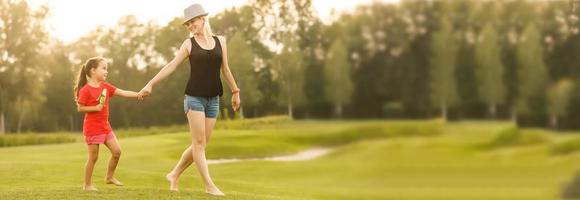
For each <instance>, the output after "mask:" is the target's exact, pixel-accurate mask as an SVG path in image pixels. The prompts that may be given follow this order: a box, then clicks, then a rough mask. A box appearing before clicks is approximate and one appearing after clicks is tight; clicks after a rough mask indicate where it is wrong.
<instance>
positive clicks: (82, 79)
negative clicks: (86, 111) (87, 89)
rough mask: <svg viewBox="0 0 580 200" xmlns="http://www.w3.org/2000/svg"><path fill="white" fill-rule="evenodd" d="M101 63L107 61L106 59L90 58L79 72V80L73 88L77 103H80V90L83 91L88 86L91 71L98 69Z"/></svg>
mask: <svg viewBox="0 0 580 200" xmlns="http://www.w3.org/2000/svg"><path fill="white" fill-rule="evenodd" d="M101 61H105V59H104V58H101V57H94V58H90V59H88V60H87V61H86V62H85V64H84V65H83V66H82V67H81V69H80V70H79V73H78V75H77V80H76V82H75V85H74V88H73V91H74V97H75V101H78V98H79V90H81V88H82V87H83V86H85V85H86V84H87V77H91V73H90V72H91V70H92V69H94V68H97V67H98V66H99V63H100V62H101Z"/></svg>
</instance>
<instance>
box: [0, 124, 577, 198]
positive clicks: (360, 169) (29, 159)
mask: <svg viewBox="0 0 580 200" xmlns="http://www.w3.org/2000/svg"><path fill="white" fill-rule="evenodd" d="M218 123H219V122H218ZM228 125H230V126H229V127H222V128H220V129H218V130H216V131H215V133H214V136H213V137H212V139H211V141H210V143H209V145H208V149H207V152H208V158H209V159H216V158H252V157H266V156H274V155H285V154H292V153H296V152H299V151H301V150H305V149H309V148H313V147H318V146H325V147H329V148H333V149H334V151H333V152H332V153H330V154H328V155H325V156H323V157H320V158H317V159H314V160H309V161H298V162H274V161H243V162H238V163H229V164H218V165H210V172H211V173H212V177H213V178H214V181H215V182H216V183H217V185H218V186H219V187H220V188H221V189H222V191H224V192H225V193H226V194H227V196H226V197H211V196H208V195H206V194H205V193H204V192H203V185H202V183H201V181H200V178H199V175H198V173H197V171H196V170H195V168H189V169H188V170H187V171H186V172H185V173H184V175H183V176H182V178H181V181H180V192H169V191H168V183H167V182H166V181H165V179H164V175H165V174H166V173H167V172H169V171H170V170H171V168H172V167H173V166H174V164H175V163H176V162H177V160H178V159H179V156H180V154H181V152H182V151H183V149H184V148H186V147H187V146H188V144H189V143H190V136H189V133H187V132H178V133H167V134H145V136H140V137H124V138H121V139H120V143H121V146H122V149H123V155H122V156H121V162H120V164H119V167H118V170H117V178H118V179H119V180H121V181H123V182H124V183H125V186H123V187H114V186H109V185H105V184H104V183H103V182H102V179H103V178H104V174H105V170H106V164H107V160H108V158H109V153H108V152H107V149H106V148H104V147H101V154H100V157H99V161H98V163H97V166H96V169H95V173H94V176H93V180H94V183H95V185H96V186H97V188H99V190H100V191H98V192H84V191H82V190H81V186H82V182H83V180H82V177H83V167H84V162H85V159H86V149H85V148H86V147H85V145H84V143H81V142H74V143H64V144H49V145H32V146H19V147H6V148H0V177H1V178H0V199H192V198H195V199H446V200H447V199H486V200H487V199H510V200H511V199H559V198H560V193H561V190H562V187H564V186H565V184H566V183H568V182H570V181H571V180H572V178H573V176H574V174H575V173H576V171H577V169H580V162H578V160H579V158H580V154H579V153H577V151H576V149H580V148H576V147H575V146H574V145H572V147H570V144H569V143H570V141H575V140H578V138H579V137H577V136H575V135H572V134H566V135H561V134H556V133H553V132H549V131H538V130H519V132H518V135H517V136H515V137H511V136H510V137H503V136H501V135H502V134H504V132H506V130H509V129H510V128H512V127H513V125H512V124H510V123H507V122H480V121H471V122H453V123H447V124H446V123H444V122H440V121H437V120H432V121H289V120H282V121H279V122H276V123H257V124H253V125H251V126H250V125H239V124H238V125H232V124H228ZM529 135H533V137H532V139H529V138H528V136H529ZM500 136H501V137H500ZM498 138H503V140H508V141H507V142H501V143H499V144H502V145H490V144H495V141H497V140H498ZM505 138H508V139H505ZM538 138H539V139H538ZM528 141H533V142H528ZM561 144H565V145H564V146H565V148H566V151H565V152H566V153H558V154H554V153H552V152H553V149H554V148H556V147H558V146H559V145H561ZM572 144H575V143H574V142H572ZM579 146H580V145H579Z"/></svg>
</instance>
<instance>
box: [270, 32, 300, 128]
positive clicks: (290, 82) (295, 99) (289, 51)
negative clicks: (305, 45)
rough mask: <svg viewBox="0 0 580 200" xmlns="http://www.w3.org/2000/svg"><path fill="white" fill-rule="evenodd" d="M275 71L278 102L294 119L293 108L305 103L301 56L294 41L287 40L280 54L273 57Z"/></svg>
mask: <svg viewBox="0 0 580 200" xmlns="http://www.w3.org/2000/svg"><path fill="white" fill-rule="evenodd" d="M272 65H273V66H274V68H275V71H276V74H275V75H276V76H275V80H278V81H279V82H280V85H281V88H280V96H279V100H278V102H279V103H280V104H281V105H287V106H288V115H289V116H290V117H294V114H293V113H294V112H293V111H294V110H293V109H294V106H296V105H302V104H303V103H304V101H305V97H304V91H303V90H302V88H303V86H304V70H303V68H304V63H303V55H302V52H301V50H300V49H299V48H298V45H297V43H296V41H295V40H292V39H291V38H289V39H288V40H287V42H286V43H285V45H284V48H283V49H282V52H281V53H280V54H278V55H275V57H274V59H273V64H272Z"/></svg>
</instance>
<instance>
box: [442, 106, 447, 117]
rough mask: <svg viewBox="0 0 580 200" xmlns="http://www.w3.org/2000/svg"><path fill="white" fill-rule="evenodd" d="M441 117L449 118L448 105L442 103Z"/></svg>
mask: <svg viewBox="0 0 580 200" xmlns="http://www.w3.org/2000/svg"><path fill="white" fill-rule="evenodd" d="M441 117H442V118H443V119H444V120H447V105H445V104H441Z"/></svg>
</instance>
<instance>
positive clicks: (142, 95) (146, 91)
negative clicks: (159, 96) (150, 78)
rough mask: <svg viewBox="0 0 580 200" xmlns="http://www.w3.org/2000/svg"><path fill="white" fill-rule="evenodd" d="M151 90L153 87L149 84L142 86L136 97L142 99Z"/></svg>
mask: <svg viewBox="0 0 580 200" xmlns="http://www.w3.org/2000/svg"><path fill="white" fill-rule="evenodd" d="M152 90H153V87H152V86H151V85H149V84H147V85H145V87H143V89H141V91H139V93H138V94H137V98H138V99H139V100H143V98H144V97H146V96H149V95H151V91H152Z"/></svg>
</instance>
